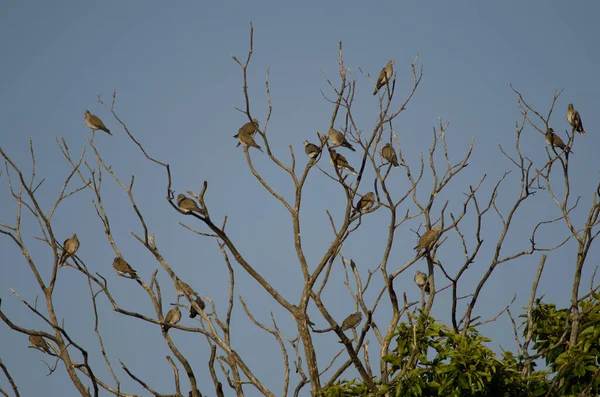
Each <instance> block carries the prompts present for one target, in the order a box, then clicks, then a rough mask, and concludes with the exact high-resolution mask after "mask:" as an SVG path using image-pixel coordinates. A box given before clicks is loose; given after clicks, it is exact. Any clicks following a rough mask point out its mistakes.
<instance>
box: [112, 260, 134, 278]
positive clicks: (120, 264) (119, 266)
mask: <svg viewBox="0 0 600 397" xmlns="http://www.w3.org/2000/svg"><path fill="white" fill-rule="evenodd" d="M113 267H114V268H115V270H116V271H117V273H118V274H119V276H121V277H127V276H128V275H129V278H137V273H136V272H135V270H134V269H133V268H132V267H131V266H129V263H127V262H125V259H123V258H121V257H120V256H117V257H116V258H115V260H114V261H113Z"/></svg>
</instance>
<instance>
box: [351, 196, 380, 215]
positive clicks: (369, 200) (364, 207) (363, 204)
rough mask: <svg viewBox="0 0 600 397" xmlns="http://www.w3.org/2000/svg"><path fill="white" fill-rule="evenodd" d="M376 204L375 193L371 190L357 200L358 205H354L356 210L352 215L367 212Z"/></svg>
mask: <svg viewBox="0 0 600 397" xmlns="http://www.w3.org/2000/svg"><path fill="white" fill-rule="evenodd" d="M374 204H375V193H373V192H369V193H367V194H365V195H364V196H362V197H361V198H360V200H358V201H357V203H356V205H355V206H354V211H353V213H352V215H353V216H354V214H356V213H358V212H360V213H361V214H364V213H365V212H367V211H369V210H370V209H371V208H372V207H373V205H374Z"/></svg>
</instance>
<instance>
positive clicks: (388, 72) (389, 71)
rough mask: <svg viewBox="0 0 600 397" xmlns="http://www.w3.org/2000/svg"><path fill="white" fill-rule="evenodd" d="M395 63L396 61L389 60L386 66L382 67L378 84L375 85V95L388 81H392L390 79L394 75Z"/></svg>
mask: <svg viewBox="0 0 600 397" xmlns="http://www.w3.org/2000/svg"><path fill="white" fill-rule="evenodd" d="M394 63H395V62H394V61H392V60H389V61H388V63H387V65H385V67H384V68H383V69H381V72H380V73H379V78H378V79H377V84H376V85H375V91H373V95H376V94H377V92H378V91H379V89H380V88H381V87H383V86H384V85H386V84H387V83H388V81H390V79H391V78H392V75H393V74H394V68H393V65H394Z"/></svg>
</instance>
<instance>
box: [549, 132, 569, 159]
mask: <svg viewBox="0 0 600 397" xmlns="http://www.w3.org/2000/svg"><path fill="white" fill-rule="evenodd" d="M545 136H546V143H547V144H548V145H550V146H554V147H557V148H559V149H561V150H565V149H566V150H567V153H568V152H570V151H571V148H570V147H568V146H567V145H565V143H564V142H563V140H562V139H561V138H560V137H559V136H558V135H556V134H555V133H554V130H553V129H552V128H548V129H547V130H546V135H545Z"/></svg>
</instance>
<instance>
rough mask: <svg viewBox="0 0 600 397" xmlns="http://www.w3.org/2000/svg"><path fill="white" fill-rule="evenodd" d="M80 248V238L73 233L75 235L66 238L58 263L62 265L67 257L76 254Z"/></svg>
mask: <svg viewBox="0 0 600 397" xmlns="http://www.w3.org/2000/svg"><path fill="white" fill-rule="evenodd" d="M78 249H79V239H78V238H77V235H76V234H75V233H73V235H72V236H71V237H69V238H68V239H66V240H65V242H64V243H63V252H62V255H61V256H60V261H59V262H58V265H59V266H62V265H63V264H64V263H65V261H66V260H67V259H69V258H70V257H72V256H73V255H75V253H76V252H77V250H78Z"/></svg>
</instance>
